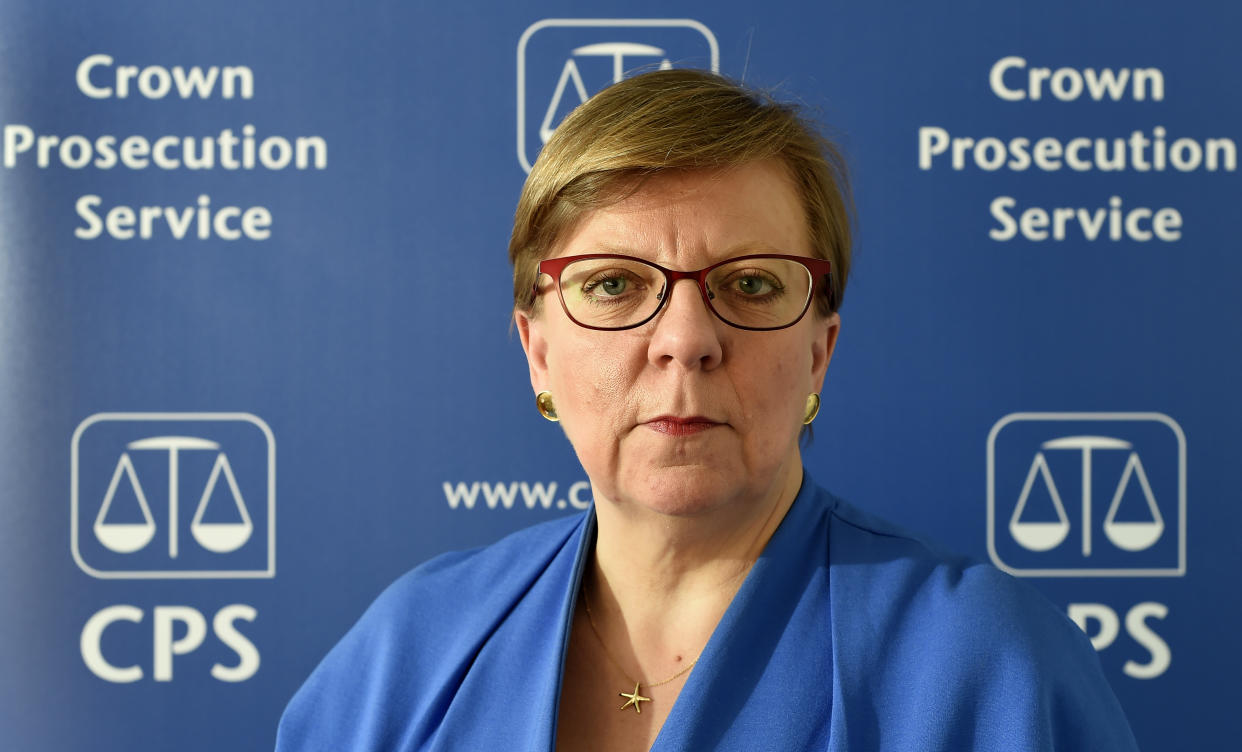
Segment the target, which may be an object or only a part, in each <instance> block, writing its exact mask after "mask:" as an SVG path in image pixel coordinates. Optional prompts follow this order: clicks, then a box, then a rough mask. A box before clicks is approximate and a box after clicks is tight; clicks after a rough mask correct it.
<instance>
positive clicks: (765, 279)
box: [560, 258, 812, 329]
mask: <svg viewBox="0 0 1242 752" xmlns="http://www.w3.org/2000/svg"><path fill="white" fill-rule="evenodd" d="M706 283H707V291H708V301H709V305H710V306H711V308H712V310H713V311H715V313H716V315H717V316H719V317H720V318H722V319H724V320H725V321H726V322H728V323H730V324H734V325H737V326H743V327H747V328H753V329H776V328H780V327H783V326H788V325H789V324H792V323H793V322H794V321H796V320H797V319H798V317H799V316H801V315H802V313H803V312H804V311H805V310H806V306H807V301H808V300H809V299H810V296H811V288H812V280H811V273H810V271H809V270H808V269H807V268H806V267H805V266H803V265H802V264H800V263H798V262H797V261H791V260H789V259H778V258H749V259H739V260H738V261H735V262H731V263H727V264H723V265H721V266H718V267H716V268H714V269H712V270H711V271H710V272H708V274H707V279H706ZM665 285H666V279H665V276H664V273H663V272H662V271H660V270H659V269H658V268H656V267H654V266H651V265H649V264H646V263H643V262H642V261H639V260H637V259H618V258H595V259H581V260H578V261H574V262H572V263H570V264H568V265H567V266H566V267H565V269H564V271H562V273H561V279H560V288H561V297H562V299H563V300H564V303H565V309H566V311H567V312H568V313H569V315H570V317H572V318H573V319H574V320H575V321H577V322H578V323H580V324H584V325H586V326H594V327H599V328H602V329H622V328H625V327H628V326H634V325H636V324H639V323H642V322H643V321H646V320H647V319H649V318H651V316H652V315H654V314H655V312H656V311H657V310H658V309H659V307H660V303H661V300H662V299H663V297H664V295H665V292H666V291H665V289H664V288H665Z"/></svg>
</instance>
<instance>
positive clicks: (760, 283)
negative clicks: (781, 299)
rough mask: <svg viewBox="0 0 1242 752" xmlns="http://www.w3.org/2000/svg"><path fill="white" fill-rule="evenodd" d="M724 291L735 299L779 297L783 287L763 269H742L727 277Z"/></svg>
mask: <svg viewBox="0 0 1242 752" xmlns="http://www.w3.org/2000/svg"><path fill="white" fill-rule="evenodd" d="M725 289H727V290H728V291H729V292H731V293H733V294H734V295H735V296H736V297H741V298H764V297H768V296H772V295H779V294H780V293H781V292H783V291H784V289H785V286H784V285H783V284H781V281H780V279H779V278H777V277H776V276H775V275H773V274H772V273H771V272H768V271H766V270H763V269H743V270H739V271H736V272H734V273H733V274H730V275H729V278H728V281H727V284H726V288H725Z"/></svg>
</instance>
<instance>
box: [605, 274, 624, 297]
mask: <svg viewBox="0 0 1242 752" xmlns="http://www.w3.org/2000/svg"><path fill="white" fill-rule="evenodd" d="M628 284H629V280H627V279H624V278H622V277H609V278H608V279H605V280H604V281H603V282H600V283H599V288H600V289H601V290H603V291H604V294H605V295H620V294H621V293H623V292H625V288H626V287H627V286H628Z"/></svg>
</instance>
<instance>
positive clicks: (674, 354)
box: [517, 161, 839, 515]
mask: <svg viewBox="0 0 1242 752" xmlns="http://www.w3.org/2000/svg"><path fill="white" fill-rule="evenodd" d="M806 224H807V223H806V218H805V216H804V213H803V210H802V207H801V204H800V202H799V200H798V195H797V193H796V192H795V190H794V188H793V186H792V184H791V183H790V180H789V178H788V176H787V173H786V171H785V169H784V167H783V165H782V164H780V163H779V162H776V161H762V162H754V163H751V164H748V165H744V166H742V167H739V168H733V169H728V170H704V171H691V172H676V173H662V174H658V175H657V176H655V177H653V178H650V179H648V180H646V181H645V182H644V183H643V184H642V186H641V188H640V189H639V190H638V191H637V192H636V193H635V194H633V195H631V196H630V197H628V198H626V199H625V200H623V201H621V202H619V203H616V204H613V205H611V206H608V207H606V208H602V209H598V210H595V211H592V212H589V213H587V214H586V215H584V216H583V217H582V218H581V219H580V220H579V221H578V222H577V223H576V224H575V225H574V226H572V227H571V228H570V229H569V230H567V232H566V236H565V237H564V238H562V239H561V242H560V243H559V244H558V245H557V247H556V249H555V251H554V253H553V256H557V257H559V256H574V255H579V254H586V253H619V254H625V255H629V256H637V257H640V258H643V259H647V260H650V261H653V262H655V263H657V264H660V265H662V266H664V267H667V268H669V269H676V270H694V269H701V268H703V267H706V266H708V265H710V264H714V263H716V262H718V261H721V260H724V259H728V258H733V257H736V256H742V255H746V254H753V253H784V254H792V255H797V256H812V255H813V254H812V253H811V248H810V242H809V239H808V237H807V229H806ZM540 281H541V285H542V289H543V290H544V293H543V294H542V295H543V299H542V305H541V308H540V309H539V310H538V313H537V314H523V313H520V312H519V313H518V314H517V324H518V329H519V332H520V335H521V339H522V346H523V348H524V349H525V350H526V355H527V360H528V361H529V364H530V375H531V384H532V386H533V387H534V388H535V390H536V391H542V390H548V391H549V392H551V393H552V397H553V399H554V401H555V404H556V410H557V413H558V414H559V416H560V420H561V425H562V426H563V427H564V429H565V433H566V435H567V436H568V437H569V440H570V443H572V444H573V447H574V450H575V451H576V452H577V454H578V458H579V461H581V463H582V466H583V468H584V469H585V470H586V472H587V475H588V476H589V477H590V479H591V486H592V492H593V494H594V496H595V498H596V500H597V501H599V500H601V499H606V500H609V501H612V502H614V503H616V504H619V505H637V506H638V507H642V508H646V509H650V510H654V511H658V512H661V513H665V514H675V515H692V514H696V513H699V512H705V511H709V510H711V509H714V508H717V507H720V506H721V505H728V504H737V503H742V504H745V503H748V502H749V503H753V502H754V501H755V500H757V499H761V498H765V497H767V496H769V495H770V494H773V493H779V489H781V488H786V487H788V485H787V484H789V483H790V481H791V477H792V475H793V474H794V473H800V472H801V462H800V459H799V456H798V445H797V441H798V435H799V431H800V429H801V428H802V417H803V414H804V411H805V407H806V399H807V395H808V394H810V393H812V392H819V391H820V390H821V387H822V385H823V381H824V373H825V371H826V369H827V367H828V361H829V359H830V357H831V355H832V349H833V345H834V343H835V341H836V335H837V330H838V326H839V320H838V318H837V316H836V315H835V314H834V315H832V316H831V317H829V318H824V317H822V316H820V315H818V314H817V313H816V311H815V305H814V304H812V306H811V310H810V311H808V312H807V314H806V315H805V316H803V318H802V320H801V321H799V322H798V323H797V324H795V325H793V326H791V327H789V328H786V329H780V330H776V331H766V332H755V331H745V330H742V329H736V328H734V327H731V326H729V325H728V324H725V323H724V322H723V321H721V320H720V319H718V318H716V316H715V315H714V314H713V313H712V312H711V311H710V310H708V308H707V307H706V305H705V304H704V302H703V299H702V297H701V295H700V294H699V291H698V289H697V287H696V285H695V282H694V281H693V280H680V281H678V282H677V283H676V284H675V285H674V286H673V288H672V297H671V298H669V299H668V300H667V301H666V303H665V305H664V308H663V309H662V310H661V311H660V313H659V314H658V315H657V316H656V317H655V318H654V319H652V320H651V321H648V322H647V323H646V324H643V325H642V326H640V327H637V328H634V329H628V330H622V331H594V330H591V329H585V328H583V327H580V326H578V325H577V324H575V323H573V322H572V321H571V320H570V319H569V318H568V317H567V316H566V314H565V311H564V309H563V308H562V307H561V304H560V301H559V300H558V299H557V295H556V291H555V288H554V286H553V285H552V284H551V281H550V280H549V279H548V278H547V277H546V276H544V277H541V280H540ZM793 483H794V484H795V485H794V487H796V480H795V481H793Z"/></svg>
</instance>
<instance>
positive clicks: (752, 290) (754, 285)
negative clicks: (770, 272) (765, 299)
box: [737, 275, 772, 295]
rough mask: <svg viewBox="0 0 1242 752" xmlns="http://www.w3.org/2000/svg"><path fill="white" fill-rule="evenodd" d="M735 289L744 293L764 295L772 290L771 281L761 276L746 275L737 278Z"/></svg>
mask: <svg viewBox="0 0 1242 752" xmlns="http://www.w3.org/2000/svg"><path fill="white" fill-rule="evenodd" d="M737 289H738V292H741V293H743V294H745V295H765V294H767V293H769V292H771V291H772V283H771V282H770V281H768V280H766V279H764V278H763V277H758V276H754V275H748V276H745V277H741V278H740V279H738V280H737Z"/></svg>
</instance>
